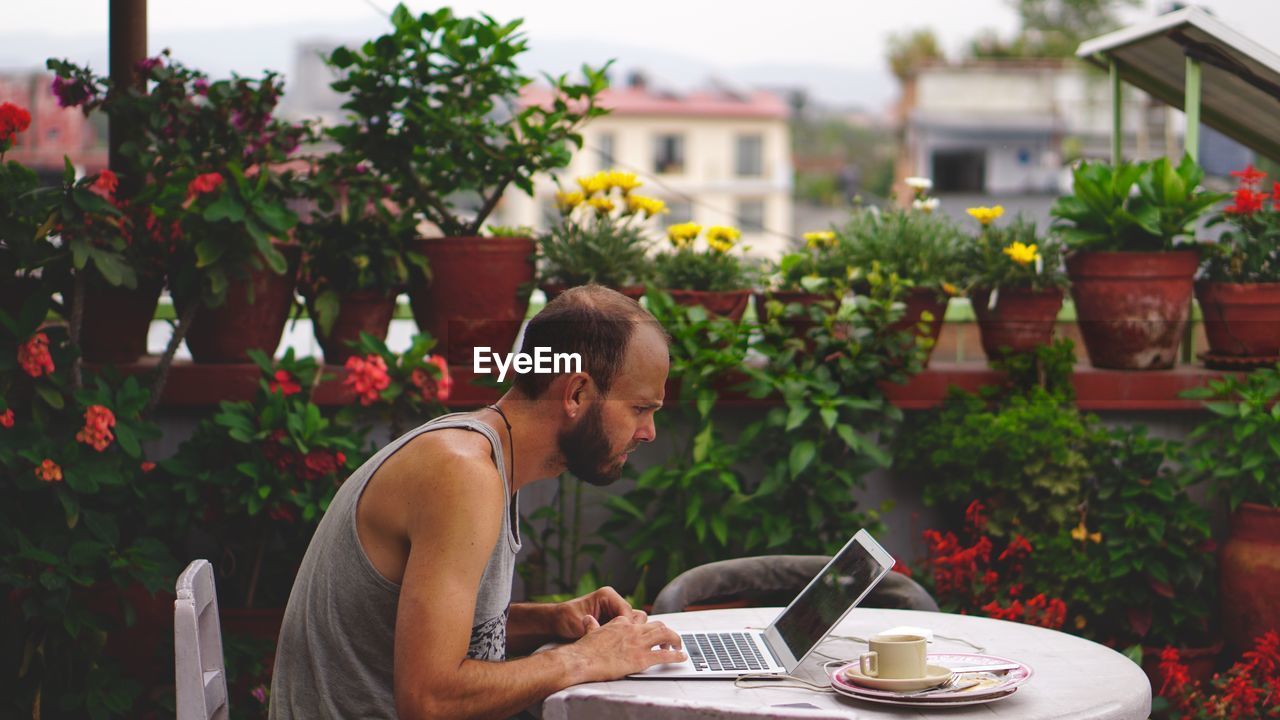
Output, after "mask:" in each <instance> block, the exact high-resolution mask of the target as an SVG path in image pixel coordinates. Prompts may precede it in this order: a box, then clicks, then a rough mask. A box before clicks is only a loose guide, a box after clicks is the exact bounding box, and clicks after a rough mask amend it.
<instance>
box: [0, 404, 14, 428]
mask: <svg viewBox="0 0 1280 720" xmlns="http://www.w3.org/2000/svg"><path fill="white" fill-rule="evenodd" d="M0 427H2V428H5V429H8V428H11V427H13V408H9V409H8V410H5V411H4V412H2V413H0Z"/></svg>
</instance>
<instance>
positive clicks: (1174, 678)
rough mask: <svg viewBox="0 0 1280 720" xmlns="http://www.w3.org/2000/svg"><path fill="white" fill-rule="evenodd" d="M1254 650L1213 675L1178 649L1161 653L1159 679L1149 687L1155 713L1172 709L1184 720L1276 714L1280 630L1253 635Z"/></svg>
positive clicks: (1252, 646)
mask: <svg viewBox="0 0 1280 720" xmlns="http://www.w3.org/2000/svg"><path fill="white" fill-rule="evenodd" d="M1248 647H1250V648H1251V649H1250V650H1248V651H1247V652H1245V653H1244V655H1243V657H1241V658H1240V659H1239V660H1237V661H1235V662H1234V663H1232V665H1231V667H1230V668H1228V669H1227V670H1226V671H1225V672H1222V673H1214V675H1213V677H1212V679H1210V678H1208V677H1203V678H1201V677H1197V676H1196V673H1195V671H1194V668H1192V667H1191V666H1190V663H1188V662H1185V660H1186V658H1185V657H1184V656H1183V653H1181V652H1179V651H1178V650H1177V648H1172V647H1169V648H1165V649H1164V650H1163V651H1161V653H1160V661H1159V662H1160V679H1159V682H1153V683H1152V684H1151V688H1152V690H1153V692H1154V693H1156V694H1157V698H1156V702H1154V703H1152V710H1153V716H1154V717H1166V715H1165V714H1164V713H1165V712H1168V711H1169V710H1172V711H1173V712H1176V713H1177V715H1172V716H1171V717H1177V718H1181V719H1182V720H1220V719H1221V718H1232V717H1235V718H1264V717H1267V716H1268V715H1271V716H1274V715H1275V710H1276V697H1275V689H1276V687H1277V686H1280V633H1277V632H1276V631H1274V630H1273V631H1270V632H1266V633H1263V634H1261V635H1259V636H1257V637H1256V638H1253V639H1252V640H1251V642H1250V645H1249V646H1248Z"/></svg>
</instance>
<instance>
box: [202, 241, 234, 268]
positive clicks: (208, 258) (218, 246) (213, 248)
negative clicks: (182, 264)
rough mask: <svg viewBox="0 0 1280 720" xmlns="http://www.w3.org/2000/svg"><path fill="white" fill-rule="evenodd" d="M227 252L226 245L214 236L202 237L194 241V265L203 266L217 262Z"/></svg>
mask: <svg viewBox="0 0 1280 720" xmlns="http://www.w3.org/2000/svg"><path fill="white" fill-rule="evenodd" d="M226 252H227V246H226V245H225V244H224V243H221V242H219V241H218V240H216V239H214V238H204V239H202V240H200V242H197V243H196V267H198V268H204V267H209V266H210V265H212V264H214V263H216V262H218V260H219V259H220V258H221V257H222V256H223V254H224V253H226Z"/></svg>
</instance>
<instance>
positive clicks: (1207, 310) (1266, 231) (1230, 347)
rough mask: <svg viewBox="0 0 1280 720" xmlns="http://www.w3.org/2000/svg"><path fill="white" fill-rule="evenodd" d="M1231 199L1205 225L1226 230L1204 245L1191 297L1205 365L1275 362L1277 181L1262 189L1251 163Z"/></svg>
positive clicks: (1279, 240)
mask: <svg viewBox="0 0 1280 720" xmlns="http://www.w3.org/2000/svg"><path fill="white" fill-rule="evenodd" d="M1231 174H1232V175H1234V176H1235V177H1237V178H1239V179H1240V186H1239V187H1238V188H1236V191H1235V195H1234V202H1232V203H1231V204H1230V205H1228V206H1227V207H1226V208H1225V209H1223V211H1222V212H1221V213H1220V214H1219V215H1218V216H1217V217H1216V218H1215V219H1214V220H1213V221H1212V222H1211V223H1210V224H1211V225H1212V224H1218V223H1225V224H1226V225H1228V226H1229V228H1228V230H1227V231H1226V232H1224V233H1223V234H1222V236H1221V237H1220V238H1219V239H1218V242H1216V243H1212V244H1206V245H1205V255H1206V257H1205V263H1204V266H1203V268H1204V273H1203V276H1202V277H1201V279H1200V281H1199V282H1197V283H1196V299H1197V300H1199V301H1200V311H1201V313H1202V314H1203V315H1204V331H1205V335H1206V336H1207V338H1208V340H1209V352H1208V354H1206V355H1205V361H1206V362H1207V363H1209V364H1211V365H1213V364H1217V365H1228V366H1230V367H1257V366H1260V365H1274V364H1275V363H1276V362H1277V361H1280V185H1277V186H1275V187H1274V188H1272V192H1267V191H1266V190H1264V189H1263V182H1264V181H1265V180H1266V179H1267V176H1266V174H1265V173H1263V172H1261V171H1259V170H1257V169H1255V168H1254V167H1253V166H1252V165H1250V166H1249V167H1247V168H1245V169H1244V170H1241V171H1237V172H1233V173H1231Z"/></svg>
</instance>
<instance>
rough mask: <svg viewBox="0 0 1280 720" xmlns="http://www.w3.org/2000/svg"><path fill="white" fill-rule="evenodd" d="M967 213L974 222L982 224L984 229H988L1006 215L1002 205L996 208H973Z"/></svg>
mask: <svg viewBox="0 0 1280 720" xmlns="http://www.w3.org/2000/svg"><path fill="white" fill-rule="evenodd" d="M966 212H968V213H969V215H970V216H972V217H973V219H974V220H977V221H978V222H980V223H982V227H986V226H988V225H990V224H991V223H993V222H995V221H996V219H997V218H999V217H1000V216H1001V215H1003V214H1004V207H1002V206H1000V205H997V206H995V207H971V208H969V209H968V210H967V211H966Z"/></svg>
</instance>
